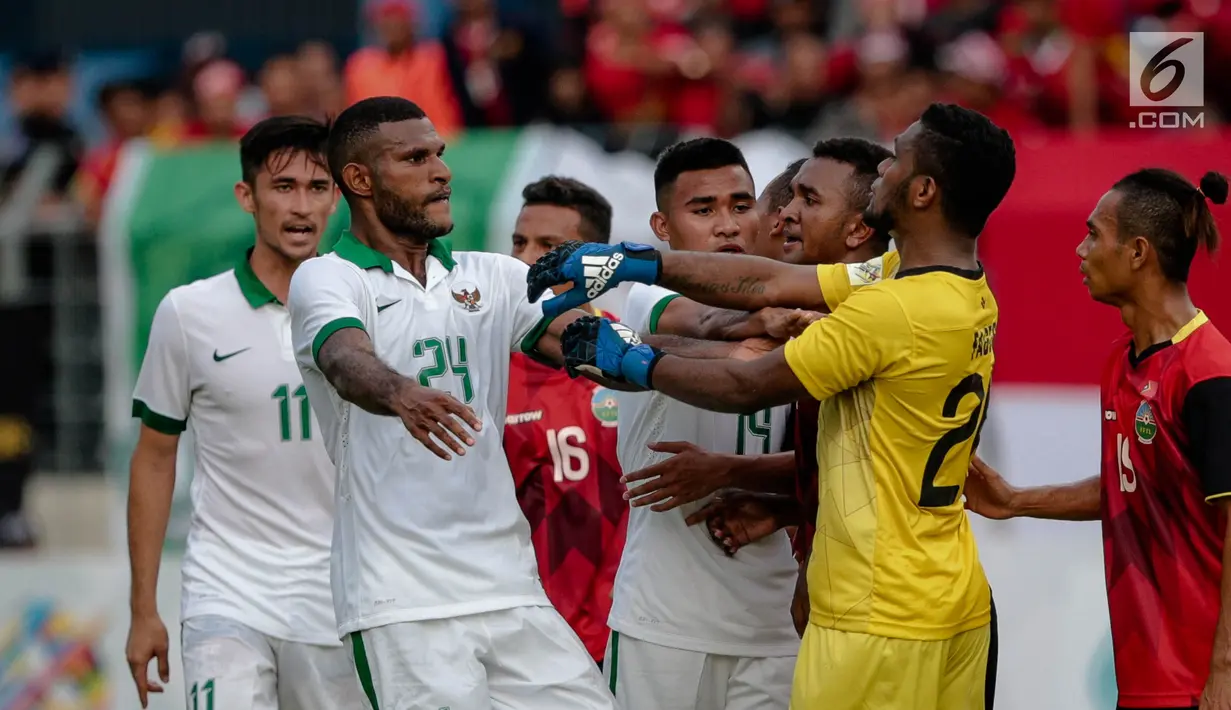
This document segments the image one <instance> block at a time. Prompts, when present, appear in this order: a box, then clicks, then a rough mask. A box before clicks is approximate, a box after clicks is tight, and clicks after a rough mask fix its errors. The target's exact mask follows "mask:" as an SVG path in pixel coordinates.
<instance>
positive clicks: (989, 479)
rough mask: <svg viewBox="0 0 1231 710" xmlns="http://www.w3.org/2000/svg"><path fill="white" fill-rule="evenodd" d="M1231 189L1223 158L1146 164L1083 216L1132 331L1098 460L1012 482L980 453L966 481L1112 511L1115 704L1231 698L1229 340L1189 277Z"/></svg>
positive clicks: (1059, 516) (1080, 513)
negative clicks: (1086, 474)
mask: <svg viewBox="0 0 1231 710" xmlns="http://www.w3.org/2000/svg"><path fill="white" fill-rule="evenodd" d="M1226 198H1227V180H1226V178H1224V177H1223V176H1221V175H1218V174H1217V173H1207V174H1206V176H1205V177H1204V178H1202V180H1201V188H1200V189H1198V188H1196V187H1194V186H1193V185H1192V184H1191V183H1189V182H1188V181H1187V180H1185V179H1184V178H1183V177H1181V176H1180V175H1177V174H1176V173H1173V172H1171V171H1170V170H1162V169H1158V168H1151V169H1147V170H1140V171H1138V172H1135V173H1133V174H1131V175H1129V176H1128V177H1126V178H1124V179H1122V180H1120V181H1119V182H1117V183H1116V184H1115V185H1114V186H1113V187H1112V189H1111V191H1109V192H1108V193H1107V194H1106V195H1104V196H1103V198H1102V199H1101V200H1099V203H1098V206H1097V207H1095V209H1094V212H1093V213H1092V214H1091V215H1090V219H1089V220H1087V222H1086V226H1087V227H1088V228H1089V231H1088V232H1087V234H1086V237H1085V239H1084V240H1082V242H1081V244H1080V245H1079V246H1078V248H1077V254H1078V256H1080V257H1081V271H1082V273H1083V274H1084V275H1085V279H1084V283H1085V284H1086V287H1087V288H1088V289H1089V291H1090V295H1091V297H1092V298H1094V300H1096V301H1099V302H1101V303H1106V304H1108V305H1112V306H1115V307H1117V308H1119V309H1120V315H1121V317H1122V318H1123V319H1124V324H1125V325H1126V326H1128V330H1129V332H1128V333H1127V334H1125V336H1124V337H1123V338H1121V339H1120V340H1119V341H1117V342H1116V344H1115V346H1114V348H1113V350H1112V352H1111V355H1110V357H1109V358H1108V360H1107V364H1106V365H1105V367H1104V369H1103V378H1102V386H1101V397H1102V409H1103V436H1102V439H1103V444H1102V473H1101V475H1099V476H1093V477H1091V478H1088V479H1086V480H1084V481H1080V482H1078V483H1073V484H1068V485H1063V486H1045V487H1039V488H1029V489H1016V488H1013V487H1012V486H1010V485H1009V484H1008V483H1006V482H1005V480H1004V479H1003V478H1001V477H1000V475H999V474H997V473H996V472H995V471H994V470H993V469H991V468H990V467H989V466H987V465H986V464H985V463H983V462H982V461H980V460H978V459H977V458H976V459H975V460H974V461H973V462H972V465H971V471H970V476H969V477H968V478H967V480H966V490H965V493H966V503H967V507H969V508H970V509H971V510H974V511H975V512H977V513H980V514H982V515H984V516H986V517H989V518H994V519H1004V518H1011V517H1017V516H1021V517H1032V518H1048V519H1054V520H1098V519H1100V518H1101V519H1102V521H1103V554H1104V562H1105V565H1106V574H1107V602H1108V607H1109V609H1110V612H1111V634H1112V641H1113V645H1114V649H1115V666H1116V683H1117V685H1118V686H1119V692H1120V696H1119V701H1118V704H1119V707H1120V708H1151V709H1154V710H1159V709H1167V710H1171V709H1173V708H1174V709H1177V710H1187V709H1189V708H1191V709H1192V710H1196V709H1197V708H1200V710H1231V564H1228V563H1227V560H1226V558H1225V555H1226V554H1228V553H1231V546H1228V545H1226V539H1227V536H1228V534H1229V533H1231V530H1229V529H1228V526H1227V510H1228V507H1231V344H1229V343H1228V342H1227V340H1226V339H1225V338H1224V337H1223V336H1222V334H1221V333H1219V332H1218V330H1217V329H1216V328H1215V327H1214V325H1213V324H1212V323H1210V322H1209V321H1208V320H1207V319H1206V317H1205V314H1204V313H1202V312H1201V311H1200V310H1198V309H1197V308H1196V306H1194V305H1193V303H1192V301H1191V300H1190V299H1189V296H1188V288H1187V285H1186V282H1187V281H1188V271H1189V266H1190V265H1191V263H1192V260H1193V257H1194V256H1195V255H1196V252H1197V250H1198V248H1205V249H1206V250H1207V251H1210V252H1213V251H1214V250H1215V249H1216V248H1217V246H1218V229H1217V227H1216V226H1215V224H1214V218H1213V215H1212V214H1211V213H1210V209H1209V206H1208V205H1207V204H1206V202H1207V200H1208V201H1211V202H1214V203H1217V204H1222V203H1223V202H1224V201H1225V200H1226Z"/></svg>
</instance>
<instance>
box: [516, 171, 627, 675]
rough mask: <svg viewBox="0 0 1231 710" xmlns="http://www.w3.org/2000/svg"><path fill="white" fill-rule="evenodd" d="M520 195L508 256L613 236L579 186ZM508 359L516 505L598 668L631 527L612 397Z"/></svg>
mask: <svg viewBox="0 0 1231 710" xmlns="http://www.w3.org/2000/svg"><path fill="white" fill-rule="evenodd" d="M522 197H523V199H525V206H523V207H522V210H521V214H520V215H518V217H517V226H516V227H515V228H514V232H513V256H514V257H516V258H518V259H520V260H521V261H523V262H525V263H526V264H533V263H534V262H535V261H536V260H537V259H538V258H539V257H540V256H542V255H543V254H546V253H547V252H548V251H550V250H551V249H552V248H553V247H555V246H557V245H559V244H562V243H564V242H566V241H571V240H576V241H591V242H602V243H606V242H608V241H609V240H610V238H611V205H610V204H609V203H608V202H607V200H606V199H604V198H603V196H602V195H600V194H598V192H596V191H595V190H594V189H593V188H590V187H589V186H587V185H585V184H583V183H580V182H578V181H576V180H571V179H569V178H559V177H547V178H543V179H542V180H539V181H537V182H534V183H531V184H529V185H527V186H526V188H525V190H523V191H522ZM601 315H607V314H601ZM607 317H611V316H609V315H607ZM512 357H513V359H512V362H511V364H510V368H509V406H508V415H507V417H506V419H505V428H504V450H505V453H506V454H507V455H508V458H509V468H510V469H512V471H513V480H514V483H515V484H516V487H517V499H518V501H519V502H520V503H521V507H522V511H523V512H525V514H526V519H527V520H528V521H529V523H530V530H531V537H532V539H533V541H534V549H535V552H536V554H537V557H538V562H539V574H540V575H541V576H542V579H543V587H544V589H545V590H546V591H547V597H548V598H549V599H551V602H552V604H553V605H555V607H556V609H557V610H558V611H559V612H560V615H561V616H563V617H564V619H565V620H566V621H568V623H569V626H571V627H572V628H573V630H574V631H575V632H577V635H578V636H579V637H580V638H581V640H582V642H583V643H584V644H585V645H586V648H587V649H588V650H589V651H590V654H591V655H592V656H593V657H594V660H595V661H597V662H598V663H599V665H602V663H603V656H604V654H605V653H606V648H607V636H608V634H609V631H608V628H607V615H608V614H609V613H610V612H611V589H612V585H613V584H614V583H615V573H616V570H617V569H618V568H619V566H620V553H621V552H622V551H623V549H624V534H625V531H626V529H627V526H628V505H627V504H626V503H625V502H624V497H623V496H624V485H623V484H621V483H620V464H619V461H618V460H617V458H616V403H615V397H614V396H613V394H612V393H611V392H610V391H608V390H605V389H603V388H601V387H597V386H596V385H595V384H594V383H593V382H590V381H589V380H586V379H580V378H579V379H572V378H570V377H569V376H568V373H566V372H565V371H563V370H557V369H555V368H553V367H549V366H547V365H544V364H540V363H538V362H535V361H534V360H532V359H530V358H529V357H528V356H526V355H524V354H522V353H516V354H514V355H513V356H512Z"/></svg>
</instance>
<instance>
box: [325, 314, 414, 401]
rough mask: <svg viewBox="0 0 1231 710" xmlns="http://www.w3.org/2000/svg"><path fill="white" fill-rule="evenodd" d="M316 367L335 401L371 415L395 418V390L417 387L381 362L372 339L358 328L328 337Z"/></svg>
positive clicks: (346, 329) (341, 331)
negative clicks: (342, 401)
mask: <svg viewBox="0 0 1231 710" xmlns="http://www.w3.org/2000/svg"><path fill="white" fill-rule="evenodd" d="M316 364H317V366H318V367H320V370H321V374H323V375H325V379H327V380H329V384H331V385H333V388H334V389H335V390H337V392H338V396H339V397H341V398H342V399H344V400H346V401H347V402H350V403H352V404H355V405H358V406H359V407H361V408H362V409H364V410H365V411H368V412H371V413H372V414H380V415H382V416H387V417H393V416H397V412H395V411H394V398H395V397H396V396H397V393H398V390H399V389H401V388H402V387H404V386H416V387H417V386H418V383H416V382H414V381H412V380H410V379H408V378H406V377H403V376H402V375H400V374H398V373H397V372H396V371H395V370H394V369H393V368H391V367H389V366H388V365H386V364H385V363H384V362H382V361H381V359H380V358H379V357H378V356H377V355H376V349H375V348H374V347H373V346H372V339H371V338H369V337H368V334H367V333H366V332H364V331H363V330H361V329H359V328H344V329H342V330H338V331H336V332H335V333H333V334H332V335H329V336H328V337H327V338H326V339H325V341H324V342H323V343H322V344H321V346H320V348H319V349H318V351H317V354H316Z"/></svg>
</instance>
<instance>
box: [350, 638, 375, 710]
mask: <svg viewBox="0 0 1231 710" xmlns="http://www.w3.org/2000/svg"><path fill="white" fill-rule="evenodd" d="M350 643H351V649H352V650H353V651H354V654H355V672H356V673H357V674H359V685H360V686H362V687H363V694H364V695H366V696H368V702H369V703H372V710H380V703H378V702H376V684H375V683H373V682H372V668H371V667H370V666H369V665H368V650H367V649H366V648H364V647H363V634H362V632H359V631H355V632H352V633H351V635H350Z"/></svg>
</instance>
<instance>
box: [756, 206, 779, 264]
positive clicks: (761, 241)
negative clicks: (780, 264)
mask: <svg viewBox="0 0 1231 710" xmlns="http://www.w3.org/2000/svg"><path fill="white" fill-rule="evenodd" d="M772 202H773V200H771V199H770V197H769V195H768V194H765V195H761V199H759V200H757V214H758V216H759V218H760V224H759V226H758V227H757V238H756V240H755V241H754V242H753V245H752V253H753V254H755V255H757V256H764V257H767V258H769V259H775V260H777V261H782V256H783V248H784V244H783V243H784V241H785V240H786V234H785V232H784V231H783V230H784V228H785V227H786V223H785V222H784V221H783V220H782V210H781V209H777V208H774V207H773V205H772Z"/></svg>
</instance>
